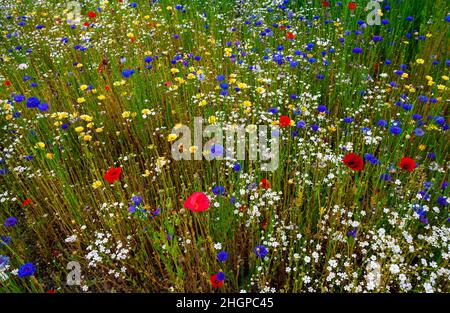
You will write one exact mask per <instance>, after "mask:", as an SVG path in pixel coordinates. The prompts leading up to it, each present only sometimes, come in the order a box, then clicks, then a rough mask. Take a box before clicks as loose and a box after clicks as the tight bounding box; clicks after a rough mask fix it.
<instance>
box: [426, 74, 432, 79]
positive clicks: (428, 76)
mask: <svg viewBox="0 0 450 313" xmlns="http://www.w3.org/2000/svg"><path fill="white" fill-rule="evenodd" d="M425 79H426V80H433V77H431V76H430V75H426V76H425Z"/></svg>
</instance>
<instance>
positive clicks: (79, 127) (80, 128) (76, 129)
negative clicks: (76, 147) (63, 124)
mask: <svg viewBox="0 0 450 313" xmlns="http://www.w3.org/2000/svg"><path fill="white" fill-rule="evenodd" d="M83 130H84V127H83V126H78V127H76V128H75V131H76V132H77V133H81V132H82V131H83Z"/></svg>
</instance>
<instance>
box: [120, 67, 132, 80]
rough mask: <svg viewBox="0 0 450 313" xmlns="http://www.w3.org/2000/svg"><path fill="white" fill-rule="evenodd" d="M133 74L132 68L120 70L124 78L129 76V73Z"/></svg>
mask: <svg viewBox="0 0 450 313" xmlns="http://www.w3.org/2000/svg"><path fill="white" fill-rule="evenodd" d="M133 74H134V70H129V69H126V70H123V71H122V76H123V77H124V78H129V77H130V76H131V75H133Z"/></svg>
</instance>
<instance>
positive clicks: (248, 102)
mask: <svg viewBox="0 0 450 313" xmlns="http://www.w3.org/2000/svg"><path fill="white" fill-rule="evenodd" d="M242 105H243V106H246V107H251V106H252V103H251V102H250V101H248V100H246V101H244V102H243V103H242Z"/></svg>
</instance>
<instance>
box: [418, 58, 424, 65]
mask: <svg viewBox="0 0 450 313" xmlns="http://www.w3.org/2000/svg"><path fill="white" fill-rule="evenodd" d="M416 63H417V64H423V63H425V61H424V60H423V59H417V60H416Z"/></svg>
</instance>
